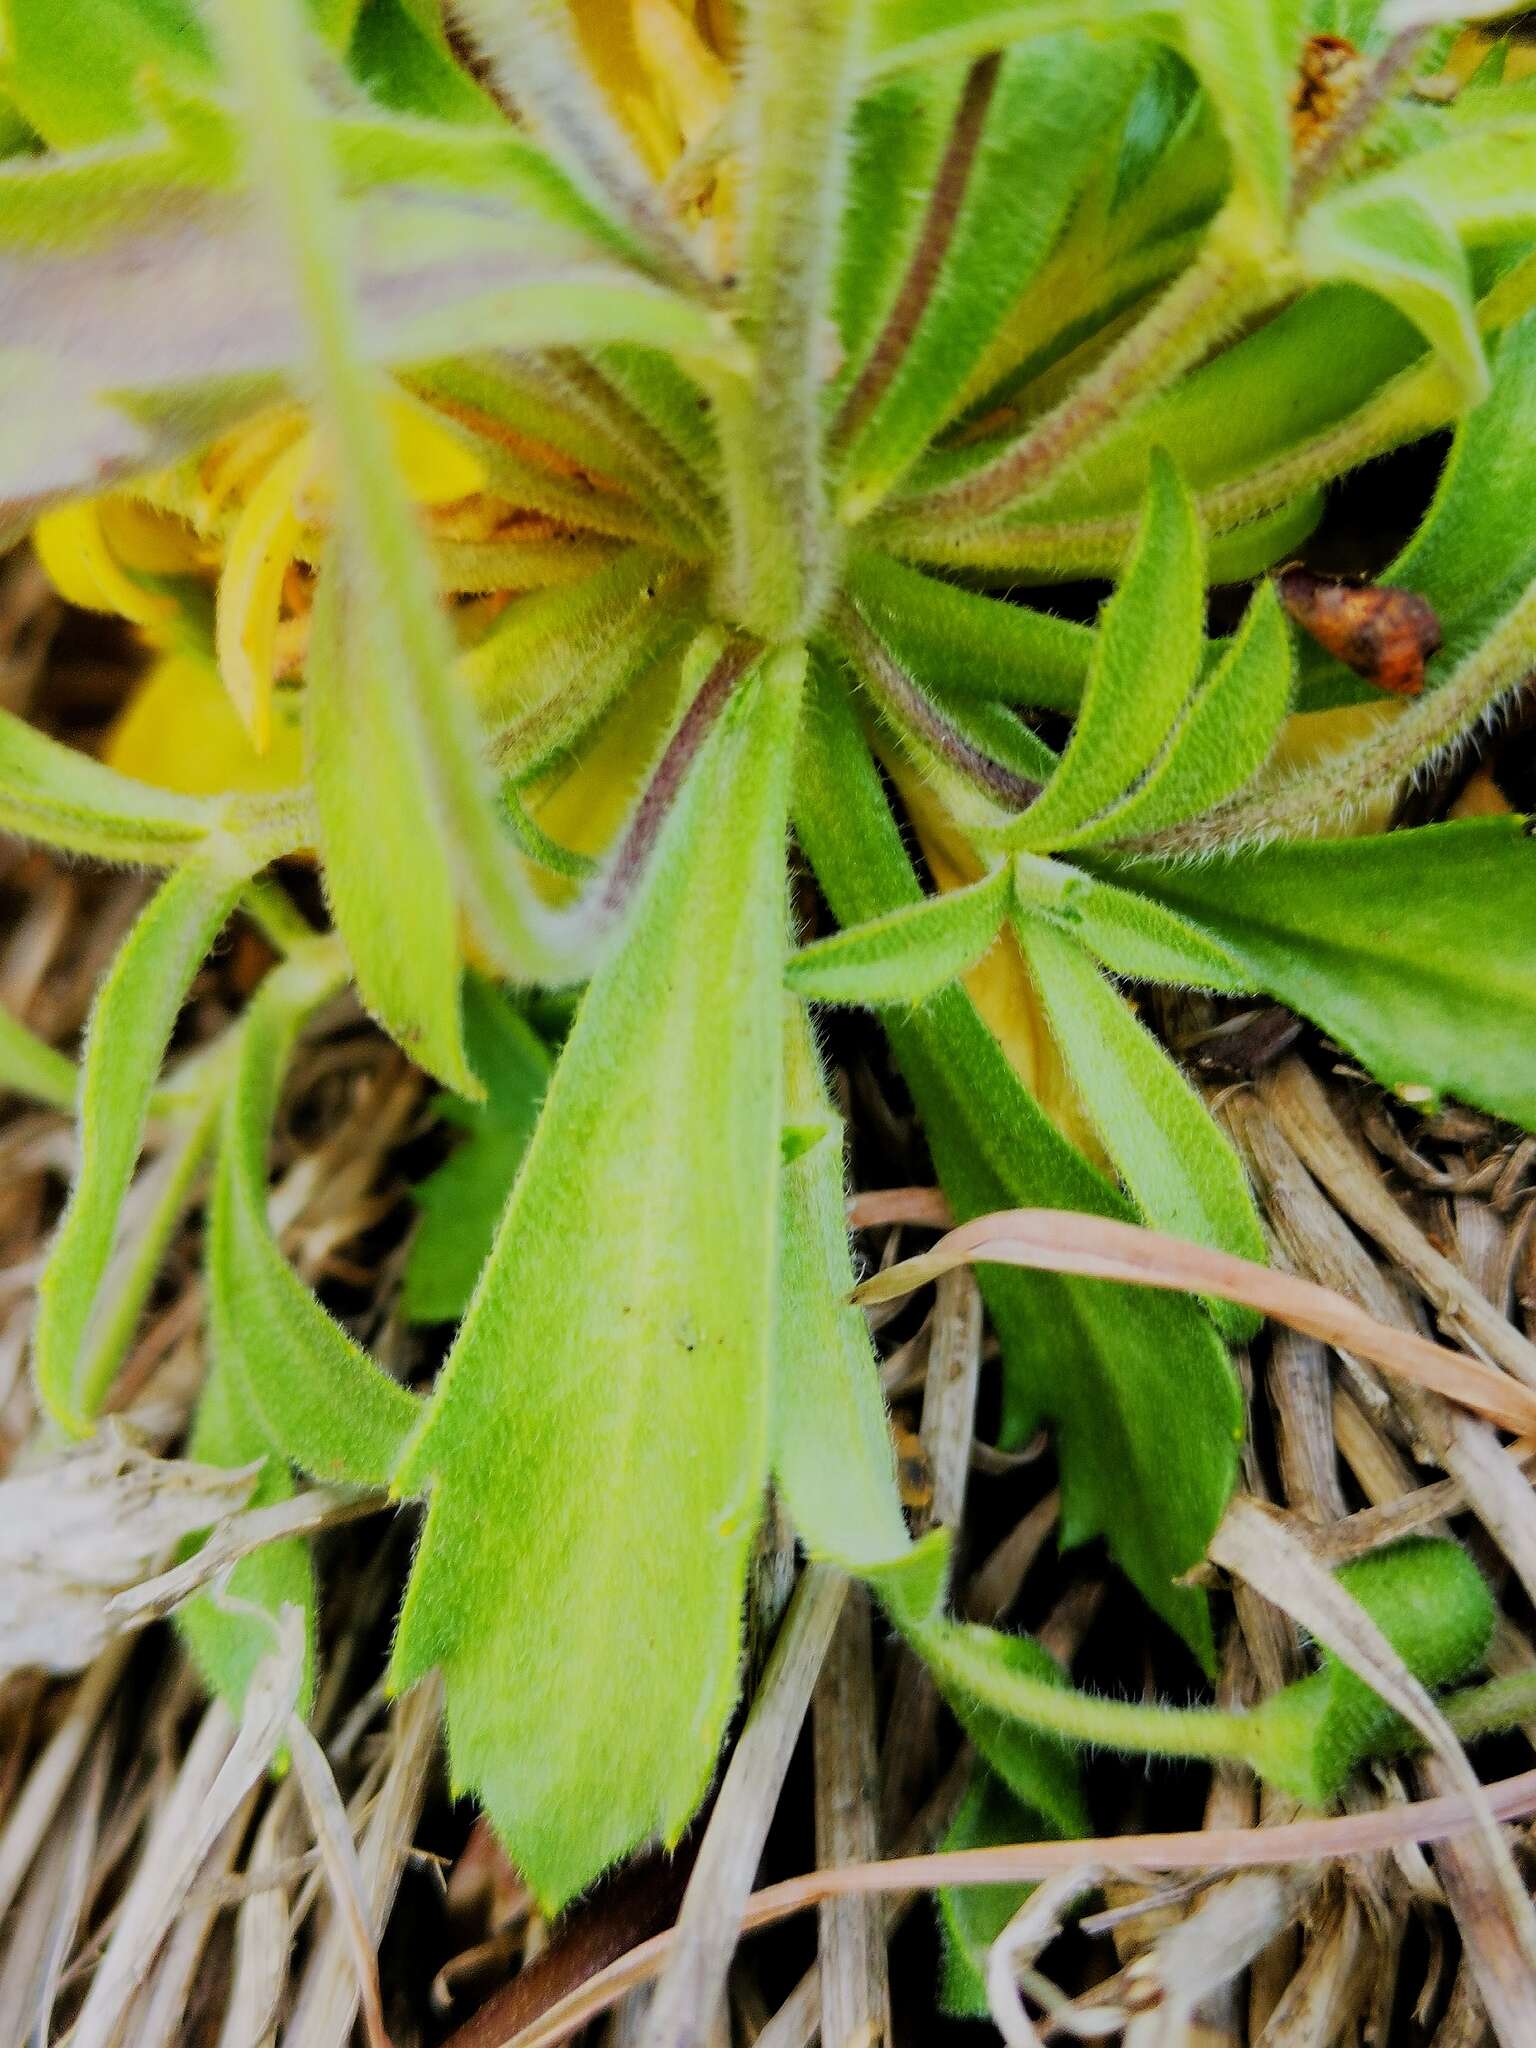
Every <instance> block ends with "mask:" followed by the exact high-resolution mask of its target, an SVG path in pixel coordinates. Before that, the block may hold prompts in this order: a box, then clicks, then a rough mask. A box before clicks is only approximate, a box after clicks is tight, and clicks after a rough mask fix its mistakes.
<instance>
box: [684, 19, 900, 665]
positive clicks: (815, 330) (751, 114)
mask: <svg viewBox="0 0 1536 2048" xmlns="http://www.w3.org/2000/svg"><path fill="white" fill-rule="evenodd" d="M862 18H863V8H862V6H861V4H860V0H760V4H759V5H757V6H754V7H753V8H752V10H751V12H750V15H749V17H748V21H749V28H750V35H749V40H748V46H747V52H746V63H745V71H744V76H743V81H742V87H741V93H742V101H741V105H742V126H743V137H744V168H745V173H746V190H747V201H746V220H745V223H744V229H743V249H742V253H743V267H744V282H743V291H744V295H745V301H746V304H745V311H746V315H747V319H748V322H749V325H750V330H751V335H752V340H753V343H754V346H755V348H756V352H757V353H756V367H755V370H754V373H753V375H752V377H751V378H750V379H749V380H738V379H725V378H720V379H717V380H716V383H715V389H714V394H713V395H714V397H715V403H716V417H717V423H718V425H719V429H720V436H721V443H722V451H723V455H724V460H725V474H726V485H727V491H728V495H729V499H730V512H731V555H730V563H729V570H728V589H727V591H726V592H725V593H723V596H724V600H725V603H726V606H727V608H728V609H729V611H730V612H731V614H732V615H733V616H734V617H735V618H736V619H737V620H738V621H739V623H740V624H741V625H742V626H743V627H744V628H745V629H746V630H747V631H748V632H751V633H753V634H756V635H758V636H759V637H760V638H762V639H764V640H768V641H782V640H789V639H793V638H795V637H796V636H797V635H799V634H801V633H803V632H804V631H805V630H806V628H807V627H808V626H809V625H810V624H811V623H813V622H814V620H815V619H816V617H817V615H818V613H819V611H820V609H821V607H822V605H823V604H824V602H825V600H826V596H827V593H828V590H829V588H830V584H831V579H832V575H833V571H834V569H835V566H836V557H835V535H834V533H833V531H832V527H831V521H830V518H829V511H828V501H827V489H826V481H825V475H824V463H823V443H824V431H825V430H824V422H823V418H822V402H821V400H822V387H823V384H824V381H825V377H826V373H827V371H828V369H829V368H830V363H829V360H828V341H829V336H830V333H831V326H830V313H831V304H832V290H833V282H834V266H835V260H836V247H837V233H838V225H839V221H840V219H841V214H842V202H843V189H844V183H845V177H846V168H847V154H848V133H849V123H850V118H851V115H852V110H853V104H854V94H855V86H856V82H857V69H856V65H857V58H858V54H859V49H860V43H861V34H860V31H861V28H862Z"/></svg>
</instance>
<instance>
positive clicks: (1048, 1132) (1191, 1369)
mask: <svg viewBox="0 0 1536 2048" xmlns="http://www.w3.org/2000/svg"><path fill="white" fill-rule="evenodd" d="M795 824H796V830H797V833H798V835H799V838H800V842H801V844H802V846H803V847H804V849H805V851H806V854H807V856H808V857H809V859H810V861H811V864H812V867H813V868H814V870H815V872H816V877H817V880H818V881H819V882H820V884H821V887H822V889H823V891H824V892H825V894H826V897H827V900H828V901H829V903H830V904H831V906H832V910H833V912H834V914H835V915H837V916H838V917H841V918H842V919H844V920H845V921H846V922H847V923H850V924H852V923H855V922H858V921H860V920H865V919H870V918H875V917H880V916H883V915H885V914H886V913H887V912H889V911H891V910H894V909H897V908H899V907H900V906H901V905H903V904H906V903H915V902H919V901H921V898H922V890H921V888H920V886H919V883H918V880H917V877H916V875H915V874H914V873H913V870H912V865H911V862H910V860H909V859H908V857H907V854H906V851H905V848H904V847H903V845H902V841H901V835H900V832H899V830H898V828H897V825H896V821H895V819H894V818H893V817H892V815H891V812H890V808H889V805H888V804H887V802H886V799H885V796H884V794H883V792H882V790H881V787H880V783H879V778H878V775H877V772H876V770H875V766H874V763H873V762H872V761H871V759H870V757H869V754H868V751H867V749H866V748H865V746H864V744H863V742H862V740H861V738H860V736H859V733H858V729H857V726H856V725H855V723H854V719H853V713H852V708H851V707H850V706H849V705H848V703H847V701H846V699H845V698H844V697H843V695H842V693H841V692H840V691H838V690H837V689H835V688H834V687H832V686H830V685H829V684H827V683H823V684H822V686H821V687H820V689H819V690H818V692H817V697H816V701H815V704H814V706H813V707H812V709H811V712H810V714H809V716H808V718H807V743H806V745H805V747H804V749H803V751H802V754H801V757H800V760H799V763H798V766H797V782H796V800H795ZM885 1028H886V1032H887V1035H888V1036H889V1038H890V1040H891V1043H892V1045H893V1047H894V1048H895V1051H896V1056H897V1059H898V1061H899V1063H900V1065H901V1069H902V1072H903V1074H904V1075H905V1077H906V1079H907V1082H908V1085H909V1086H910V1087H911V1089H912V1093H913V1096H914V1098H915V1100H916V1102H917V1106H918V1111H919V1114H920V1115H921V1118H922V1124H923V1130H924V1133H925V1135H926V1136H927V1138H928V1141H929V1145H930V1147H931V1150H932V1153H933V1159H934V1164H935V1166H936V1168H937V1169H938V1174H939V1178H940V1181H941V1182H942V1183H943V1186H944V1188H945V1191H946V1193H947V1194H948V1196H949V1200H950V1203H951V1206H952V1207H953V1208H954V1210H955V1213H956V1215H957V1216H960V1217H962V1218H966V1217H971V1216H978V1215H984V1214H987V1213H989V1212H990V1211H992V1210H995V1209H1002V1208H1010V1207H1016V1206H1029V1205H1031V1204H1036V1205H1043V1206H1046V1207H1055V1208H1069V1209H1084V1210H1089V1211H1092V1212H1093V1213H1095V1214H1098V1215H1108V1216H1116V1217H1121V1218H1129V1217H1130V1216H1131V1214H1132V1211H1131V1209H1130V1205H1129V1204H1128V1203H1127V1202H1126V1201H1125V1200H1124V1198H1123V1197H1122V1196H1121V1195H1120V1194H1119V1192H1118V1191H1117V1190H1116V1189H1114V1188H1112V1187H1111V1186H1110V1185H1109V1183H1108V1182H1107V1181H1106V1180H1104V1179H1103V1177H1102V1176H1101V1175H1099V1174H1097V1173H1095V1172H1094V1171H1093V1169H1092V1168H1091V1167H1090V1166H1089V1165H1088V1163H1087V1161H1086V1160H1085V1159H1083V1158H1082V1156H1081V1154H1079V1153H1077V1152H1075V1151H1074V1150H1073V1149H1072V1147H1071V1146H1070V1145H1069V1144H1068V1143H1067V1142H1066V1140H1065V1139H1064V1138H1063V1137H1062V1136H1061V1135H1060V1134H1059V1132H1057V1131H1056V1130H1055V1128H1054V1127H1053V1126H1052V1125H1051V1124H1050V1123H1049V1122H1048V1121H1047V1119H1046V1118H1045V1116H1044V1115H1043V1113H1042V1112H1041V1111H1040V1109H1039V1108H1038V1106H1037V1105H1036V1104H1035V1103H1034V1101H1033V1100H1032V1099H1031V1097H1030V1096H1029V1095H1028V1094H1027V1093H1026V1091H1025V1089H1024V1088H1023V1086H1022V1085H1021V1083H1020V1082H1019V1079H1018V1077H1017V1075H1016V1074H1015V1073H1014V1071H1013V1069H1012V1067H1011V1066H1010V1065H1009V1064H1008V1061H1007V1059H1006V1058H1005V1056H1004V1054H1003V1052H1002V1049H1001V1047H1000V1046H999V1045H998V1042H997V1040H996V1039H995V1038H994V1037H993V1036H992V1034H991V1033H990V1032H989V1031H988V1030H987V1028H986V1026H985V1025H984V1024H983V1023H982V1021H981V1019H980V1017H979V1016H978V1015H977V1013H976V1010H975V1008H974V1006H973V1005H972V1003H971V1001H970V999H969V997H968V996H967V995H966V994H965V993H964V991H963V990H960V989H957V988H950V989H944V990H941V991H940V992H939V994H938V995H936V996H934V997H932V998H931V999H930V1001H929V1002H927V1003H925V1004H924V1005H923V1007H922V1008H921V1009H920V1010H918V1011H916V1012H915V1013H906V1012H902V1011H887V1012H886V1015H885ZM978 1277H979V1279H980V1281H981V1287H982V1291H983V1293H984V1295H985V1296H986V1298H987V1303H988V1307H989V1309H990V1311H991V1313H992V1317H993V1320H994V1323H995V1325H996V1327H997V1330H998V1334H999V1335H1000V1337H1001V1339H1002V1343H1003V1352H1004V1363H1005V1372H1004V1436H1005V1440H1006V1441H1007V1442H1008V1443H1010V1444H1016V1443H1021V1442H1025V1441H1027V1440H1028V1437H1029V1434H1030V1432H1031V1431H1032V1430H1033V1429H1034V1428H1035V1427H1036V1425H1037V1424H1038V1423H1039V1421H1040V1420H1041V1419H1042V1418H1044V1417H1046V1416H1049V1417H1050V1418H1051V1420H1052V1421H1053V1423H1054V1424H1055V1429H1056V1448H1057V1453H1058V1456H1059V1457H1060V1460H1061V1472H1062V1490H1063V1521H1062V1533H1063V1540H1064V1541H1065V1542H1066V1543H1068V1544H1072V1543H1079V1542H1083V1541H1085V1540H1087V1538H1088V1537H1090V1536H1092V1535H1095V1534H1099V1533H1103V1534H1104V1535H1105V1536H1107V1538H1108V1540H1109V1544H1110V1548H1111V1552H1112V1554H1113V1556H1114V1557H1115V1559H1116V1561H1117V1562H1118V1563H1119V1564H1120V1566H1121V1568H1122V1569H1123V1570H1124V1571H1125V1572H1126V1573H1127V1574H1128V1575H1129V1577H1130V1578H1131V1579H1132V1580H1133V1581H1134V1582H1135V1584H1136V1585H1137V1587H1138V1588H1139V1589H1140V1591H1141V1592H1142V1594H1143V1596H1144V1597H1145V1598H1146V1599H1147V1600H1148V1601H1149V1602H1150V1603H1151V1604H1152V1606H1153V1607H1155V1608H1156V1609H1157V1611H1158V1612H1159V1613H1160V1614H1162V1615H1163V1616H1164V1617H1165V1619H1167V1620H1168V1621H1170V1622H1171V1623H1172V1624H1173V1626H1174V1627H1176V1628H1178V1629H1179V1630H1180V1631H1181V1632H1182V1633H1183V1634H1184V1635H1185V1636H1186V1637H1187V1638H1188V1640H1189V1641H1190V1642H1191V1643H1192V1644H1193V1645H1194V1647H1195V1648H1196V1650H1197V1652H1198V1654H1200V1655H1202V1656H1204V1657H1206V1658H1207V1659H1208V1658H1209V1656H1210V1648H1211V1646H1210V1630H1209V1621H1208V1618H1207V1615H1206V1611H1205V1606H1204V1602H1203V1601H1202V1600H1201V1598H1200V1596H1199V1595H1198V1594H1197V1593H1195V1592H1193V1591H1192V1590H1191V1589H1190V1588H1189V1587H1187V1586H1179V1585H1175V1584H1174V1583H1173V1582H1174V1580H1175V1579H1177V1578H1178V1577H1179V1576H1180V1575H1182V1574H1183V1573H1184V1572H1186V1571H1188V1570H1189V1569H1190V1567H1191V1566H1192V1565H1193V1564H1194V1563H1195V1562H1196V1561H1197V1560H1198V1559H1199V1558H1200V1557H1201V1556H1203V1555H1204V1548H1205V1544H1206V1542H1207V1541H1208V1539H1209V1537H1210V1534H1211V1531H1212V1530H1213V1529H1214V1528H1215V1526H1216V1523H1217V1522H1218V1521H1219V1520H1220V1518H1221V1515H1222V1512H1223V1510H1224V1508H1225V1506H1226V1502H1227V1497H1228V1494H1229V1492H1230V1490H1231V1486H1232V1479H1233V1474H1234V1471H1235V1464H1236V1452H1237V1444H1238V1440H1239V1437H1240V1434H1241V1429H1242V1404H1241V1400H1240V1399H1239V1396H1238V1393H1237V1387H1236V1382H1235V1380H1234V1379H1233V1377H1232V1373H1231V1369H1230V1367H1229V1365H1228V1363H1227V1359H1226V1356H1225V1353H1224V1351H1223V1349H1222V1347H1221V1345H1220V1343H1219V1342H1218V1340H1217V1338H1216V1334H1215V1332H1214V1330H1213V1329H1212V1327H1211V1325H1210V1322H1209V1321H1208V1320H1207V1318H1206V1316H1205V1315H1204V1313H1203V1312H1202V1311H1201V1309H1200V1308H1199V1307H1198V1306H1197V1305H1196V1304H1195V1303H1194V1302H1192V1301H1190V1300H1188V1299H1179V1298H1177V1297H1174V1296H1172V1295H1163V1296H1160V1297H1158V1299H1157V1302H1156V1306H1155V1307H1153V1297H1152V1296H1151V1294H1150V1292H1149V1291H1148V1290H1142V1291H1141V1294H1140V1297H1139V1298H1138V1297H1137V1294H1136V1291H1135V1290H1132V1289H1128V1288H1122V1287H1112V1286H1097V1285H1095V1284H1093V1283H1085V1282H1081V1281H1072V1280H1068V1279H1064V1278H1062V1277H1060V1276H1057V1275H1049V1276H1040V1275H1035V1274H1028V1275H1021V1274H1017V1273H1014V1272H1008V1273H1004V1272H1003V1271H1002V1269H1001V1268H996V1267H993V1268H984V1269H983V1270H982V1272H981V1273H980V1275H979V1276H978ZM1021 1279H1022V1280H1023V1281H1024V1282H1025V1284H1024V1285H1023V1286H1022V1287H1020V1286H1015V1285H1013V1284H1011V1283H1013V1282H1015V1281H1018V1280H1021ZM1037 1281H1043V1284H1040V1285H1036V1284H1034V1283H1036V1282H1037ZM1000 1283H1001V1284H1000ZM1149 1309H1150V1310H1151V1312H1150V1313H1148V1311H1149ZM1170 1414H1177V1415H1178V1416H1179V1418H1180V1426H1179V1428H1178V1429H1177V1430H1174V1431H1170V1430H1169V1428H1168V1417H1169V1415H1170Z"/></svg>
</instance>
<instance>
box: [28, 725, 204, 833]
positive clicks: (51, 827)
mask: <svg viewBox="0 0 1536 2048" xmlns="http://www.w3.org/2000/svg"><path fill="white" fill-rule="evenodd" d="M217 825H218V808H217V806H216V805H214V804H213V803H210V802H208V801H206V800H205V799H203V798H200V797H188V796H176V795H173V794H172V792H171V791H169V790H164V789H153V788H151V787H150V785H149V784H148V783H145V782H132V781H130V780H129V778H128V777H127V776H126V775H119V774H118V773H117V772H116V770H115V769H112V768H106V767H104V766H103V765H102V763H101V762H100V761H94V760H92V758H91V757H90V755H89V754H82V753H80V752H78V751H77V750H76V749H75V748H74V747H66V746H63V745H61V744H60V742H59V741H58V740H52V739H49V738H48V737H47V735H46V734H45V733H40V732H38V731H36V730H35V729H34V728H33V727H32V726H30V725H28V724H26V723H25V721H24V720H22V719H20V718H17V717H16V716H15V714H14V713H13V712H10V711H0V828H3V829H4V830H5V831H7V832H14V833H16V834H17V835H18V836H19V837H20V838H23V839H34V840H41V842H42V843H43V844H44V845H45V846H56V847H58V848H60V849H61V851H63V852H65V853H83V854H89V855H91V856H92V857H93V858H94V859H96V860H110V861H121V862H124V863H126V864H130V865H133V866H144V867H168V866H170V865H171V863H172V862H174V861H178V860H183V859H185V858H186V857H187V856H188V854H190V853H191V852H193V851H194V849H196V848H197V847H198V846H199V845H201V844H202V842H203V841H205V840H206V839H207V837H208V835H209V834H210V832H213V831H214V830H216V829H217Z"/></svg>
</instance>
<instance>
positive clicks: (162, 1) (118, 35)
mask: <svg viewBox="0 0 1536 2048" xmlns="http://www.w3.org/2000/svg"><path fill="white" fill-rule="evenodd" d="M151 67H152V68H153V69H154V70H155V71H156V72H158V73H160V74H161V75H162V76H164V77H166V78H170V79H173V80H180V81H184V82H192V81H195V80H205V79H206V78H207V77H208V76H209V74H210V72H211V70H212V65H211V61H210V56H209V50H208V43H207V38H206V36H205V34H204V31H203V27H202V24H201V21H200V19H199V14H198V9H197V7H196V5H195V4H193V0H90V5H89V6H79V5H76V6H68V7H63V8H60V7H58V6H55V5H54V4H53V0H0V80H3V83H4V86H5V89H6V91H7V93H8V94H9V96H10V97H11V98H12V99H13V100H14V102H15V104H16V105H17V106H18V107H19V108H20V109H21V111H22V113H23V114H24V115H25V116H26V118H27V120H28V121H30V122H31V124H32V126H33V127H34V128H35V129H36V130H37V132H38V134H39V135H40V136H41V137H42V138H43V140H44V141H45V142H46V143H47V144H48V145H49V146H50V147H51V148H53V149H70V148H74V147H76V146H78V145H81V144H90V143H97V142H106V141H109V140H111V139H112V138H113V137H114V136H118V135H122V134H125V133H127V132H129V131H131V130H132V129H135V128H138V127H140V126H142V124H143V103H142V101H141V99H140V97H139V84H140V80H141V79H142V77H143V74H144V73H145V71H146V70H148V69H150V68H151Z"/></svg>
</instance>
